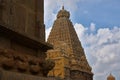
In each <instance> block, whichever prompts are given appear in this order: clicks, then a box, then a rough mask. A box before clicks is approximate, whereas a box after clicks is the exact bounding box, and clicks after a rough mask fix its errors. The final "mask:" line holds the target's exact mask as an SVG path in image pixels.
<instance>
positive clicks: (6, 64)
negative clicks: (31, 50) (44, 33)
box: [0, 49, 55, 76]
mask: <svg viewBox="0 0 120 80" xmlns="http://www.w3.org/2000/svg"><path fill="white" fill-rule="evenodd" d="M0 66H1V67H2V68H3V69H5V70H12V71H16V70H17V71H19V72H26V73H30V74H33V75H37V74H40V75H41V73H42V74H43V75H44V76H47V74H48V72H49V71H50V70H51V69H53V67H54V66H55V63H54V61H52V60H45V61H44V62H41V59H40V58H39V57H35V56H32V55H27V54H24V55H23V54H20V53H17V52H16V51H13V50H9V49H0Z"/></svg>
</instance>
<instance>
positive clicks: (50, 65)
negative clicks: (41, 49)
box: [41, 59, 55, 76]
mask: <svg viewBox="0 0 120 80" xmlns="http://www.w3.org/2000/svg"><path fill="white" fill-rule="evenodd" d="M41 66H42V68H43V73H44V76H47V73H48V72H49V71H50V70H51V69H53V67H54V66H55V62H54V61H53V60H51V59H48V60H46V61H44V62H43V63H42V65H41Z"/></svg>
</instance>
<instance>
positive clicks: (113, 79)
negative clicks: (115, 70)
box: [107, 74, 115, 80]
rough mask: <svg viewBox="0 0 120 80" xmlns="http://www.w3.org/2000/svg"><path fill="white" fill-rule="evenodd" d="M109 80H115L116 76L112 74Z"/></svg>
mask: <svg viewBox="0 0 120 80" xmlns="http://www.w3.org/2000/svg"><path fill="white" fill-rule="evenodd" d="M107 80H115V77H114V76H113V75H112V74H110V75H109V76H108V77H107Z"/></svg>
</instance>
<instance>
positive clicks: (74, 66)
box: [48, 6, 93, 80]
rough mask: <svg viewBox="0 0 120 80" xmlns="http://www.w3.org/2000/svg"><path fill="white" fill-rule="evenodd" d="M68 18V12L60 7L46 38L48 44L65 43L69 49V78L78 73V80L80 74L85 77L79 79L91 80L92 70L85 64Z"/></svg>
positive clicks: (80, 47)
mask: <svg viewBox="0 0 120 80" xmlns="http://www.w3.org/2000/svg"><path fill="white" fill-rule="evenodd" d="M69 18H70V13H69V11H67V10H65V9H64V6H62V9H61V10H60V11H59V12H58V14H57V19H56V20H55V22H54V24H53V27H52V30H51V32H50V35H49V37H48V43H51V44H53V45H54V46H55V43H56V42H59V41H60V42H64V43H66V44H67V45H68V46H69V48H70V51H69V52H70V53H69V54H70V55H69V58H70V61H69V62H70V70H71V71H70V73H71V75H72V76H71V77H72V78H75V77H76V75H75V74H77V73H80V74H77V76H79V77H78V79H80V76H81V75H82V73H84V72H85V74H86V75H87V76H83V77H82V78H81V79H82V80H84V79H83V78H86V77H89V79H87V80H92V76H93V74H92V72H91V70H92V69H91V67H90V66H89V64H88V62H87V59H86V57H85V53H84V49H83V47H82V45H81V42H80V41H79V38H78V36H77V34H76V31H75V29H74V27H73V24H72V22H71V20H70V19H69ZM76 71H78V72H76ZM74 80H75V79H74ZM76 80H77V79H76ZM85 80H86V79H85Z"/></svg>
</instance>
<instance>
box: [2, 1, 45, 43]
mask: <svg viewBox="0 0 120 80" xmlns="http://www.w3.org/2000/svg"><path fill="white" fill-rule="evenodd" d="M43 1H44V0H0V24H1V23H3V24H5V25H7V26H6V27H7V28H9V29H12V30H14V31H16V32H19V33H21V34H23V35H26V36H28V37H32V38H36V39H39V40H41V41H45V26H44V7H43V6H44V2H43Z"/></svg>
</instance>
